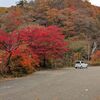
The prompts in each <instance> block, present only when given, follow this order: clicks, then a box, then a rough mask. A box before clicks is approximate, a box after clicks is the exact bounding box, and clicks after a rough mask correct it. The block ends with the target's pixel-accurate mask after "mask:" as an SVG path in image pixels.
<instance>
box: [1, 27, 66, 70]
mask: <svg viewBox="0 0 100 100" xmlns="http://www.w3.org/2000/svg"><path fill="white" fill-rule="evenodd" d="M64 38H65V37H64V35H63V34H62V33H61V29H60V28H58V27H56V26H49V27H34V26H29V27H26V28H23V29H21V30H18V31H13V32H11V33H6V32H4V31H2V30H1V31H0V49H1V50H2V51H5V54H6V64H5V66H6V67H7V68H8V71H11V67H12V65H10V64H11V60H13V58H15V57H20V58H21V59H20V60H21V61H20V63H21V66H23V67H24V68H25V69H27V68H30V66H31V68H32V66H34V67H35V66H38V65H39V62H40V61H41V60H43V59H45V61H46V60H50V59H55V58H56V59H57V58H61V57H63V56H64V53H65V52H67V50H68V49H67V46H68V44H67V42H65V40H64Z"/></svg>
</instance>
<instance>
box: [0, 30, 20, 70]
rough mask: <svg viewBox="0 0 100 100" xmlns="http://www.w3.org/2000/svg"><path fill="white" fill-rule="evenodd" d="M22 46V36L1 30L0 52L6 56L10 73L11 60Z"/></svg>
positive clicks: (15, 32)
mask: <svg viewBox="0 0 100 100" xmlns="http://www.w3.org/2000/svg"><path fill="white" fill-rule="evenodd" d="M19 45H20V34H18V33H17V31H14V32H12V33H6V32H4V31H2V30H0V50H2V51H4V52H5V54H6V58H7V61H6V65H5V66H6V67H7V68H8V70H9V71H10V66H9V64H10V60H11V56H12V55H13V54H14V53H15V51H16V50H17V49H18V47H19Z"/></svg>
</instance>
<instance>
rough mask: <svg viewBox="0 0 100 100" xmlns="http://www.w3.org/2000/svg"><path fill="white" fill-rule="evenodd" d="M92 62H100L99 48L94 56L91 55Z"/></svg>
mask: <svg viewBox="0 0 100 100" xmlns="http://www.w3.org/2000/svg"><path fill="white" fill-rule="evenodd" d="M91 63H92V64H97V65H98V64H100V50H97V51H96V52H95V53H94V54H93V55H92V56H91Z"/></svg>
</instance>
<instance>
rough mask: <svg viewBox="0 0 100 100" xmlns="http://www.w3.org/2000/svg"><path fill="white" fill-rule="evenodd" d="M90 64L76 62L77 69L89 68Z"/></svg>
mask: <svg viewBox="0 0 100 100" xmlns="http://www.w3.org/2000/svg"><path fill="white" fill-rule="evenodd" d="M87 67H88V64H87V63H85V62H83V61H76V62H75V68H87Z"/></svg>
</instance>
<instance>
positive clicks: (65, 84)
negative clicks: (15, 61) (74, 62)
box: [0, 67, 100, 100]
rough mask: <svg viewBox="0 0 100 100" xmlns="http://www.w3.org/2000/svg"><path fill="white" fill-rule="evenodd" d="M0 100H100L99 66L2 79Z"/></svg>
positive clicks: (40, 72) (0, 82) (41, 72)
mask: <svg viewBox="0 0 100 100" xmlns="http://www.w3.org/2000/svg"><path fill="white" fill-rule="evenodd" d="M0 100H100V67H90V68H88V69H74V68H67V69H62V70H54V71H39V72H36V73H35V74H32V75H30V76H27V77H23V78H19V79H12V80H3V81H0Z"/></svg>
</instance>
